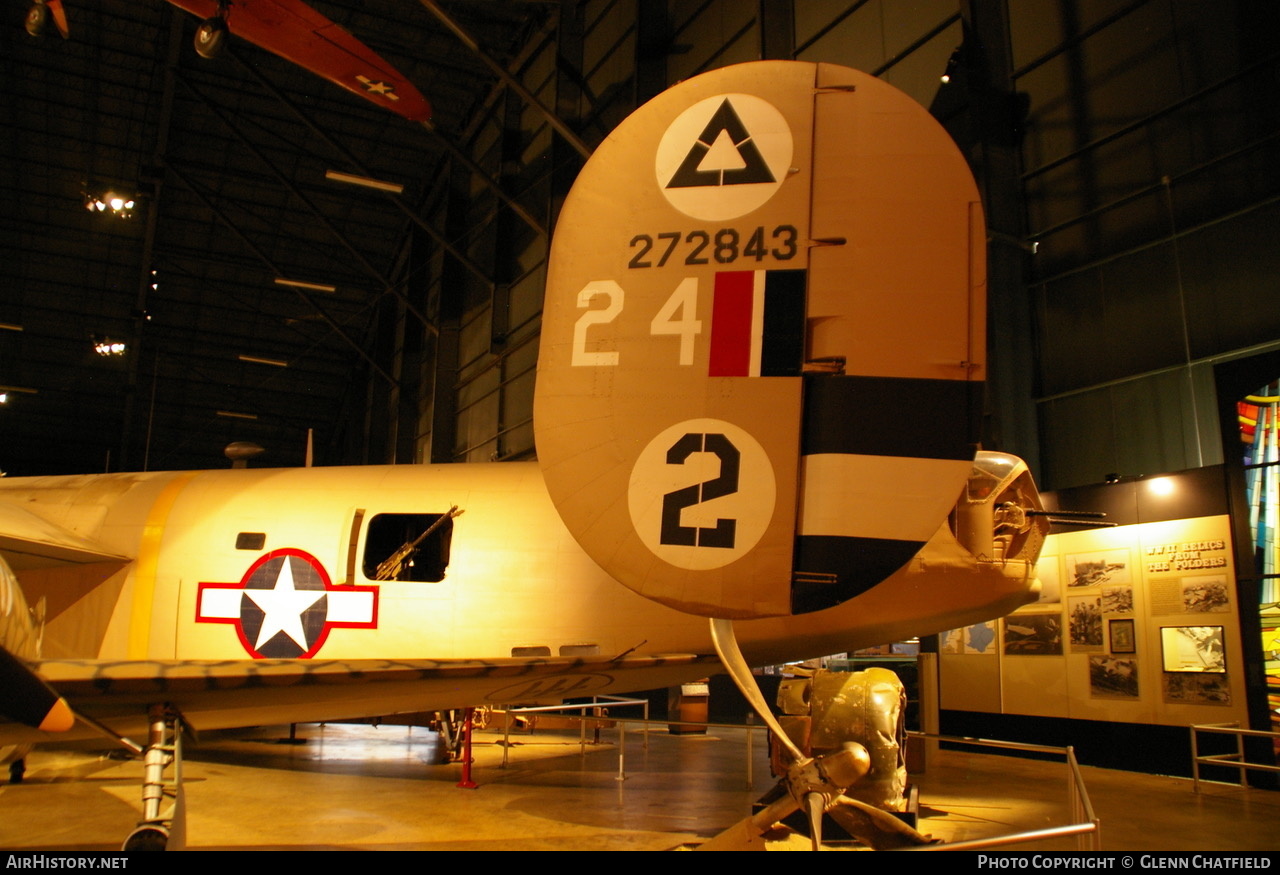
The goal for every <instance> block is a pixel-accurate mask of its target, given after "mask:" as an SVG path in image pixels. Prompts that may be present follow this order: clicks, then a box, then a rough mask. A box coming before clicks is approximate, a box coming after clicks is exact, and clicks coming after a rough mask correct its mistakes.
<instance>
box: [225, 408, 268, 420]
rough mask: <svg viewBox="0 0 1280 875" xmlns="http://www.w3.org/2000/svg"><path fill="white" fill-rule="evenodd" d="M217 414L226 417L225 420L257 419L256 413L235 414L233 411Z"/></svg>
mask: <svg viewBox="0 0 1280 875" xmlns="http://www.w3.org/2000/svg"><path fill="white" fill-rule="evenodd" d="M217 413H218V415H219V416H225V417H227V419H257V418H258V414H256V413H237V412H236V411H234V410H219V411H218V412H217Z"/></svg>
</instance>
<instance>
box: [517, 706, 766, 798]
mask: <svg viewBox="0 0 1280 875" xmlns="http://www.w3.org/2000/svg"><path fill="white" fill-rule="evenodd" d="M603 705H641V706H643V707H644V717H643V718H640V719H636V718H634V717H610V716H606V715H603V714H591V715H588V714H587V713H586V712H587V710H589V709H590V710H593V711H594V710H595V709H597V708H600V707H602V706H603ZM505 710H506V713H507V714H540V713H549V712H563V713H567V712H572V711H577V712H579V714H578V715H577V716H576V717H575V716H574V715H573V714H568V713H567V716H569V717H571V718H574V719H577V720H578V721H580V723H579V726H578V750H579V752H581V753H585V752H586V745H587V723H588V722H590V721H593V720H601V721H603V720H608V721H610V722H612V723H616V724H617V726H618V774H617V775H616V776H615V778H614V780H615V781H625V780H626V779H627V771H626V744H627V724H628V723H638V724H640V726H641V729H640V734H641V735H642V736H644V749H645V750H648V749H649V726H650V725H651V724H653V723H657V724H659V725H664V726H696V727H702V728H704V729H705V728H718V729H745V730H748V732H747V752H746V766H747V768H746V773H747V788H748V789H750V788H751V787H752V785H753V783H754V766H753V763H752V759H753V757H754V754H753V751H754V746H753V744H752V740H753V738H754V734H755V733H754V732H753V731H752V730H755V731H760V730H765V729H767V727H765V726H761V725H755V724H752V723H746V724H743V723H699V722H696V721H692V720H650V719H649V701H648V700H647V699H625V698H620V697H618V696H593V697H592V699H591V701H590V702H582V703H578V704H576V705H541V706H536V707H530V708H508V709H505ZM510 750H511V720H510V718H508V719H506V721H505V723H504V725H503V728H502V765H501V766H500V768H503V769H505V768H506V767H507V764H508V763H509V761H510V760H509V756H508V754H509V752H510Z"/></svg>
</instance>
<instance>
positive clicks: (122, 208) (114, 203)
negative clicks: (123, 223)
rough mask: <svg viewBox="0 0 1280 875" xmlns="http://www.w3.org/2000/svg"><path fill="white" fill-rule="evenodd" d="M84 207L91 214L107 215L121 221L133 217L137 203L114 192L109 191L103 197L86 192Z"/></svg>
mask: <svg viewBox="0 0 1280 875" xmlns="http://www.w3.org/2000/svg"><path fill="white" fill-rule="evenodd" d="M84 206H85V209H87V210H88V211H89V212H91V213H107V212H110V214H111V215H113V216H116V217H117V218H121V219H128V218H131V217H132V216H133V208H134V206H135V202H134V200H133V198H131V197H128V196H126V195H122V194H116V193H115V192H114V191H108V192H105V193H104V194H102V195H101V196H99V195H96V194H90V193H89V192H87V191H86V192H84Z"/></svg>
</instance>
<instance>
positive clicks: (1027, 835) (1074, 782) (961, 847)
mask: <svg viewBox="0 0 1280 875" xmlns="http://www.w3.org/2000/svg"><path fill="white" fill-rule="evenodd" d="M605 704H612V705H643V706H644V715H645V716H644V718H643V719H636V718H632V717H605V716H599V715H590V716H588V715H587V714H586V711H587V710H589V709H595V708H600V707H601V706H603V705H605ZM573 711H577V712H580V713H579V715H578V716H577V718H576V719H578V720H580V721H581V725H580V728H579V748H580V750H581V751H582V752H584V753H585V751H586V744H587V742H586V725H587V722H588V721H591V720H610V721H613V722H614V723H616V724H617V727H618V742H617V746H618V774H617V775H616V776H615V778H614V780H617V781H625V780H626V768H625V762H626V760H625V755H626V752H625V747H626V727H627V724H640V726H641V727H642V728H641V730H640V731H641V734H642V735H643V736H644V744H645V748H646V749H647V748H648V745H649V726H650V724H652V723H657V724H659V725H667V726H697V727H704V728H710V729H742V730H747V733H746V742H747V743H746V778H747V780H746V783H747V787H748V789H749V788H750V787H752V786H753V783H754V779H753V769H754V762H753V760H754V746H753V739H754V737H755V733H756V732H758V731H762V730H767V727H765V726H763V725H760V724H754V723H749V724H742V723H701V722H697V721H691V720H650V719H649V703H648V702H647V701H646V700H643V699H622V698H617V697H612V696H598V697H595V698H593V700H592V701H591V702H587V703H582V704H577V705H545V706H542V707H534V708H513V709H509V710H508V711H507V713H508V714H531V713H544V712H565V713H567V712H573ZM569 716H570V717H573V716H574V715H572V714H569ZM510 731H511V720H510V719H508V720H507V721H506V725H505V727H504V729H503V736H502V741H503V751H502V766H501V767H502V768H504V769H505V768H506V767H507V764H508V762H509V760H508V752H509V751H510V749H511V744H510ZM1258 734H1264V735H1265V734H1268V733H1258ZM907 736H908V738H919V739H923V740H925V741H929V742H947V743H951V744H964V745H970V746H973V747H989V748H997V749H1003V750H1010V751H1019V752H1023V753H1047V754H1054V755H1057V756H1061V757H1063V759H1064V763H1065V765H1066V767H1067V801H1068V806H1069V808H1070V812H1071V814H1070V817H1071V820H1072V823H1069V824H1064V825H1062V826H1055V827H1047V828H1044V829H1037V830H1029V831H1025V832H1017V833H1010V834H1008V835H1002V836H993V837H990V838H983V839H973V840H970V841H963V842H946V843H941V844H936V845H924V846H921V847H914V848H901V849H899V850H910V851H976V850H981V849H983V848H996V847H1002V846H1004V845H1014V844H1023V843H1026V842H1033V841H1042V840H1045V839H1054V838H1066V837H1070V836H1075V837H1076V849H1077V850H1080V851H1101V850H1102V821H1101V819H1100V818H1099V817H1098V816H1097V814H1096V813H1095V812H1094V810H1093V803H1092V802H1091V801H1090V799H1089V791H1088V788H1086V787H1085V784H1084V777H1083V776H1082V775H1081V774H1080V763H1079V762H1078V761H1077V760H1076V754H1075V748H1072V747H1052V746H1050V745H1043V744H1022V743H1020V742H1014V741H995V740H993V739H985V738H963V737H959V736H951V735H935V734H933V733H927V732H908V733H907ZM1278 771H1280V770H1278Z"/></svg>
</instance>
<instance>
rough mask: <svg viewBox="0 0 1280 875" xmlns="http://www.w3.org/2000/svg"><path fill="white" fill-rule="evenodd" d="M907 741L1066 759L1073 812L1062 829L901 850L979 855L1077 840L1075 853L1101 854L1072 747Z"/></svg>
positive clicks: (948, 738)
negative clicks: (1038, 843)
mask: <svg viewBox="0 0 1280 875" xmlns="http://www.w3.org/2000/svg"><path fill="white" fill-rule="evenodd" d="M907 737H908V738H921V739H925V740H926V741H945V742H948V743H952V744H966V745H972V746H974V747H994V748H1000V749H1003V750H1014V751H1020V752H1024V753H1048V754H1056V755H1058V756H1061V757H1063V759H1064V760H1065V763H1066V766H1067V804H1068V806H1069V807H1070V809H1071V820H1072V821H1073V822H1072V823H1069V824H1065V825H1063V826H1054V827H1048V828H1046V829H1036V830H1030V831H1026V832H1016V833H1010V834H1009V835H1003V836H993V837H991V838H985V839H973V840H972V841H966V842H947V843H944V844H938V845H924V846H921V847H918V848H902V849H901V850H907V851H977V850H981V849H983V848H996V847H1001V846H1004V845H1016V844H1023V843H1025V842H1034V841H1041V840H1044V839H1052V838H1065V837H1067V836H1075V837H1076V850H1078V851H1101V850H1102V821H1101V819H1100V818H1099V817H1098V816H1097V814H1095V813H1094V810H1093V803H1092V802H1091V801H1090V800H1089V790H1088V788H1086V787H1085V785H1084V776H1083V775H1081V774H1080V763H1079V762H1078V761H1077V760H1076V752H1075V748H1073V747H1052V746H1050V745H1045V744H1022V743H1020V742H1016V741H995V740H992V739H987V738H960V737H957V736H953V735H935V734H933V733H930V732H908V733H907Z"/></svg>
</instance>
